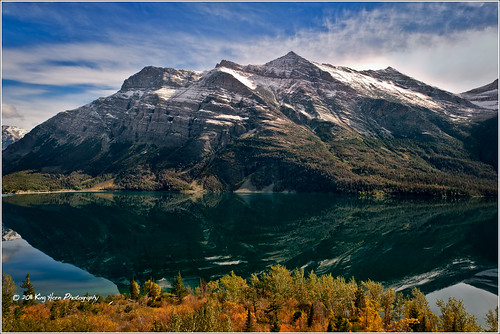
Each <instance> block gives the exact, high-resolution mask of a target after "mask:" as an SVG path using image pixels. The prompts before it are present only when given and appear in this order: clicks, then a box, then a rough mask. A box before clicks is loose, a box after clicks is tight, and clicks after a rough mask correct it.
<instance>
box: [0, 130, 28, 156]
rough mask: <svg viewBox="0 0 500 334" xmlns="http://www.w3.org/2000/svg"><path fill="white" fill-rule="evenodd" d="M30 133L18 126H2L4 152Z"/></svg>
mask: <svg viewBox="0 0 500 334" xmlns="http://www.w3.org/2000/svg"><path fill="white" fill-rule="evenodd" d="M28 132H29V131H28V130H25V129H21V128H18V127H17V126H11V125H2V150H5V149H6V148H7V146H9V145H10V144H12V143H15V142H16V141H18V140H19V139H21V138H23V137H24V135H25V134H27V133H28Z"/></svg>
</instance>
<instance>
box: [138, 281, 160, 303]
mask: <svg viewBox="0 0 500 334" xmlns="http://www.w3.org/2000/svg"><path fill="white" fill-rule="evenodd" d="M142 290H143V291H144V293H145V294H146V295H147V296H148V304H149V305H155V303H156V301H158V299H159V298H160V296H161V287H160V286H159V285H158V284H156V283H155V282H154V280H153V279H152V278H151V279H149V280H147V281H146V282H144V286H143V287H142Z"/></svg>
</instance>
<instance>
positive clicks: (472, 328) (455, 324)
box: [436, 297, 482, 332]
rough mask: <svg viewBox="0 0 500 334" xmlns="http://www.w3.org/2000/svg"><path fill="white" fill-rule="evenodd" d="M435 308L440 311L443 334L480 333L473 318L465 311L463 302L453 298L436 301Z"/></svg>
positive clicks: (479, 328)
mask: <svg viewBox="0 0 500 334" xmlns="http://www.w3.org/2000/svg"><path fill="white" fill-rule="evenodd" d="M436 304H437V306H438V307H439V309H440V310H441V316H440V325H441V329H442V330H443V331H445V332H481V331H482V330H481V327H479V325H478V323H477V319H476V317H475V316H473V315H470V314H469V313H467V312H466V311H465V306H464V303H463V301H461V300H457V299H455V298H453V297H450V298H449V299H448V302H447V303H446V304H445V303H444V301H442V300H438V301H437V302H436Z"/></svg>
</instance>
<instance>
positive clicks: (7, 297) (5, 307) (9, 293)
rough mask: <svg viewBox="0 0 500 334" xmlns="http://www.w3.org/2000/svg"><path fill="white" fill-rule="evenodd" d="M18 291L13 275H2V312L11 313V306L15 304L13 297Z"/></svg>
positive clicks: (4, 313)
mask: <svg viewBox="0 0 500 334" xmlns="http://www.w3.org/2000/svg"><path fill="white" fill-rule="evenodd" d="M15 292H16V284H15V283H14V280H13V279H12V276H10V275H7V274H3V275H2V314H3V315H7V314H9V313H10V306H11V305H12V304H13V302H12V297H14V293H15Z"/></svg>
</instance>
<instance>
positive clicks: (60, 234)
mask: <svg viewBox="0 0 500 334" xmlns="http://www.w3.org/2000/svg"><path fill="white" fill-rule="evenodd" d="M2 200H3V223H4V224H5V225H6V226H7V227H9V228H11V229H13V230H14V231H17V232H18V233H19V234H20V235H21V236H22V237H23V239H25V240H27V241H28V242H29V243H30V244H31V245H32V246H33V247H35V248H37V249H39V250H41V251H42V252H44V253H45V254H47V255H49V256H50V257H52V258H54V259H55V260H57V261H63V262H67V263H71V264H74V265H76V266H77V267H79V268H82V269H84V270H86V271H88V272H90V273H91V274H93V275H95V276H99V277H104V278H107V279H109V280H111V281H112V282H114V283H115V284H117V286H118V288H119V289H120V290H121V291H126V290H128V284H129V280H130V279H131V278H132V277H133V276H134V277H135V278H136V280H138V281H140V282H144V281H145V280H147V279H149V278H150V277H153V278H155V279H156V280H160V279H162V278H166V279H167V281H163V283H164V284H165V282H167V283H166V285H167V286H168V281H171V280H172V278H173V277H174V276H175V275H176V273H177V272H178V271H180V272H181V273H182V275H183V277H185V278H186V279H187V280H188V281H190V282H192V284H193V285H197V282H198V280H199V278H200V277H202V278H204V279H206V280H210V279H215V278H218V277H220V276H221V275H224V274H228V273H230V272H231V270H234V272H235V273H236V274H237V275H240V276H243V277H245V276H248V275H250V274H251V273H254V272H261V271H263V270H265V269H266V268H268V267H269V266H271V265H274V264H277V263H280V264H283V265H285V266H287V267H288V268H304V269H305V270H306V272H307V271H310V270H314V271H315V272H316V273H317V274H326V273H331V274H332V275H334V276H344V277H346V278H350V277H351V276H354V277H355V278H356V279H357V280H366V279H372V280H374V281H379V282H383V283H384V284H385V285H391V286H393V287H395V288H397V289H399V290H404V289H407V288H411V287H412V286H418V287H419V288H420V289H421V290H422V291H423V292H424V293H425V292H430V291H435V290H438V289H442V288H444V287H447V286H451V285H453V284H456V283H459V282H462V281H465V280H467V283H468V284H471V285H475V286H477V287H479V288H481V289H484V290H488V291H491V292H493V293H495V294H496V293H497V286H498V283H497V280H498V277H497V276H498V275H497V274H496V275H494V276H491V275H489V276H488V275H486V276H485V275H482V274H481V273H484V272H491V270H494V269H496V268H497V260H498V255H497V247H498V240H497V229H498V228H497V217H498V210H497V202H496V200H488V199H460V200H456V201H445V200H401V199H384V200H374V199H360V198H357V197H352V196H340V195H326V194H210V195H197V196H194V195H185V194H173V193H119V192H117V193H64V194H43V195H19V196H9V197H4V198H2ZM494 272H495V273H496V271H494ZM476 277H477V279H475V278H476ZM485 277H486V279H485Z"/></svg>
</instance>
